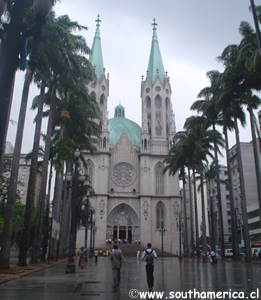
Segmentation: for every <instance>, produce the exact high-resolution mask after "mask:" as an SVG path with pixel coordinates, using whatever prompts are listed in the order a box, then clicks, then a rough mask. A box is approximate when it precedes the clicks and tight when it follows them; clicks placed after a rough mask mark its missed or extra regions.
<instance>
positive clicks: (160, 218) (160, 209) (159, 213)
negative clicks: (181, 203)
mask: <svg viewBox="0 0 261 300" xmlns="http://www.w3.org/2000/svg"><path fill="white" fill-rule="evenodd" d="M164 208H165V207H164V204H163V203H162V202H161V201H160V202H158V204H157V206H156V227H157V229H160V228H164V225H165V224H164V210H165V209H164Z"/></svg>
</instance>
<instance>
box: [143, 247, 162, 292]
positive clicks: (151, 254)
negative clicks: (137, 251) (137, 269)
mask: <svg viewBox="0 0 261 300" xmlns="http://www.w3.org/2000/svg"><path fill="white" fill-rule="evenodd" d="M157 257H158V256H157V253H156V251H155V250H153V249H152V248H151V243H148V245H147V249H145V250H144V252H143V257H142V260H146V274H147V283H148V288H149V290H150V291H151V290H152V289H153V285H154V276H153V272H154V258H157Z"/></svg>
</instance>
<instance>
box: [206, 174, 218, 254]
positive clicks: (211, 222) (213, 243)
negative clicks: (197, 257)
mask: <svg viewBox="0 0 261 300" xmlns="http://www.w3.org/2000/svg"><path fill="white" fill-rule="evenodd" d="M207 193H208V200H209V201H208V203H209V210H210V214H209V217H210V218H209V229H210V240H211V249H213V250H214V251H216V234H215V222H214V209H213V197H212V196H211V191H210V180H207Z"/></svg>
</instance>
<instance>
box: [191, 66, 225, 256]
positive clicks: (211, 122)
mask: <svg viewBox="0 0 261 300" xmlns="http://www.w3.org/2000/svg"><path fill="white" fill-rule="evenodd" d="M207 77H208V78H209V80H210V86H209V87H206V88H204V89H202V90H201V91H200V92H199V95H198V97H199V98H203V100H197V101H196V102H194V103H193V104H192V106H191V109H192V110H196V111H197V112H200V113H202V114H203V115H204V116H206V118H207V120H206V122H205V126H207V127H208V126H212V129H213V133H214V139H213V144H214V155H215V171H216V185H217V203H218V212H219V237H220V246H221V247H220V248H221V254H222V256H224V251H225V245H224V228H223V212H222V201H221V190H220V175H219V160H218V146H217V141H216V137H215V135H216V132H217V131H216V125H218V124H220V115H219V112H218V111H217V109H216V105H215V102H216V97H217V96H218V93H219V91H220V83H221V74H220V72H219V71H216V70H212V71H209V72H207Z"/></svg>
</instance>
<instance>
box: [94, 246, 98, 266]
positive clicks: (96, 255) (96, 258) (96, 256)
mask: <svg viewBox="0 0 261 300" xmlns="http://www.w3.org/2000/svg"><path fill="white" fill-rule="evenodd" d="M98 255H99V251H98V250H97V249H96V250H94V257H95V263H96V264H97V262H98Z"/></svg>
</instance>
